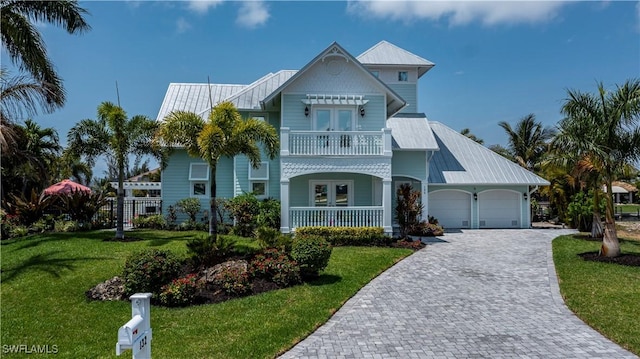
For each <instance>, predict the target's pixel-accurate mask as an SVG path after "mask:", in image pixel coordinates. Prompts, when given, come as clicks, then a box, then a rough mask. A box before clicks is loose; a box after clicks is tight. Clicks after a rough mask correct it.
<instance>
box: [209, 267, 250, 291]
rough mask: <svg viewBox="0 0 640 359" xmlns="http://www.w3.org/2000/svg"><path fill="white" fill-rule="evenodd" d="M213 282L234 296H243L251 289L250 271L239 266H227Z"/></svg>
mask: <svg viewBox="0 0 640 359" xmlns="http://www.w3.org/2000/svg"><path fill="white" fill-rule="evenodd" d="M213 283H214V284H215V285H216V286H218V287H220V288H222V290H224V292H225V293H227V294H229V295H232V296H242V295H245V294H247V293H249V292H250V291H251V281H250V280H249V273H248V272H247V271H245V270H243V269H241V268H238V267H226V268H223V269H222V270H221V271H220V272H218V273H217V274H216V275H215V277H214V278H213Z"/></svg>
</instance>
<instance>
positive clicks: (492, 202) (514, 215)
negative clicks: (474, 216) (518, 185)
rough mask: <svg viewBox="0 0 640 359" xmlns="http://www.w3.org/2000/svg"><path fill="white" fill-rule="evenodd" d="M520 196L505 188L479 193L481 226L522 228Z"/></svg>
mask: <svg viewBox="0 0 640 359" xmlns="http://www.w3.org/2000/svg"><path fill="white" fill-rule="evenodd" d="M520 196H521V194H520V193H518V192H513V191H504V190H496V191H487V192H481V193H479V194H478V217H479V219H480V228H520V218H521V210H520Z"/></svg>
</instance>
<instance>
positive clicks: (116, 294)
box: [85, 276, 124, 300]
mask: <svg viewBox="0 0 640 359" xmlns="http://www.w3.org/2000/svg"><path fill="white" fill-rule="evenodd" d="M85 294H86V295H87V298H89V299H90V300H122V299H124V280H122V279H121V278H120V277H117V276H116V277H113V278H111V279H107V280H106V281H104V282H102V283H100V284H98V285H96V286H95V287H93V288H91V289H89V290H88V291H87V292H86V293H85Z"/></svg>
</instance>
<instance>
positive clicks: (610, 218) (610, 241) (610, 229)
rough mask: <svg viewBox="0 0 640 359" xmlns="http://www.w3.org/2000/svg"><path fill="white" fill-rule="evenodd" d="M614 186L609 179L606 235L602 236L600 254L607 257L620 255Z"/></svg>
mask: <svg viewBox="0 0 640 359" xmlns="http://www.w3.org/2000/svg"><path fill="white" fill-rule="evenodd" d="M608 178H611V177H608ZM612 187H613V186H612V185H611V180H610V179H607V197H606V203H607V211H606V213H605V227H604V237H603V238H602V246H601V247H600V255H602V256H605V257H617V256H619V255H620V242H619V241H618V234H617V232H616V219H615V217H614V214H613V194H612V193H613V188H612Z"/></svg>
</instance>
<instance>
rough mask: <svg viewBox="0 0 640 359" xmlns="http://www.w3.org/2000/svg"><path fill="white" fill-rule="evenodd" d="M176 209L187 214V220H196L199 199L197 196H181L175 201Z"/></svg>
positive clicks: (198, 210)
mask: <svg viewBox="0 0 640 359" xmlns="http://www.w3.org/2000/svg"><path fill="white" fill-rule="evenodd" d="M176 208H177V209H178V211H180V212H182V213H185V214H186V215H188V216H189V221H191V222H194V223H195V222H196V216H197V215H198V212H200V200H199V199H197V198H183V199H181V200H179V201H178V202H176Z"/></svg>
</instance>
